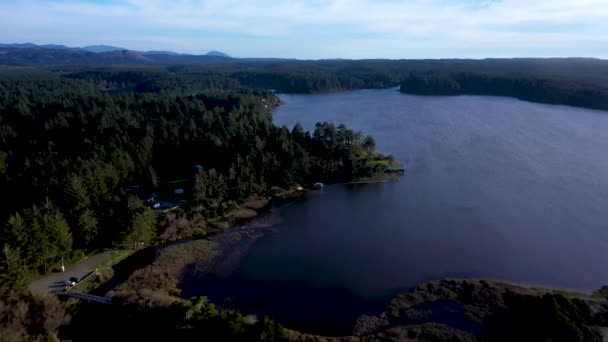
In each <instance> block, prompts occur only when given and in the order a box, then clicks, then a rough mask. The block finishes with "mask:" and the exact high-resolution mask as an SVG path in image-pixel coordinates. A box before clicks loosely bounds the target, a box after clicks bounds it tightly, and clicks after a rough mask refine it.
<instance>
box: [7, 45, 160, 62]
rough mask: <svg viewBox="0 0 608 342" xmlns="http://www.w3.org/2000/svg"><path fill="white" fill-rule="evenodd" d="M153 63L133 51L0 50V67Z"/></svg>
mask: <svg viewBox="0 0 608 342" xmlns="http://www.w3.org/2000/svg"><path fill="white" fill-rule="evenodd" d="M151 63H154V61H153V60H152V59H150V58H148V57H147V56H144V55H142V54H139V53H137V52H134V51H126V50H122V51H109V52H99V53H95V52H89V51H84V50H81V49H45V48H26V49H24V48H1V47H0V65H117V64H124V65H137V64H151Z"/></svg>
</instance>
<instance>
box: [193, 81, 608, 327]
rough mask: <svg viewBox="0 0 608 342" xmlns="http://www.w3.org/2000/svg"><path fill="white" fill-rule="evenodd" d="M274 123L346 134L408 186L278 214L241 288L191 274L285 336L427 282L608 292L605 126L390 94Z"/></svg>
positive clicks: (297, 108) (561, 115)
mask: <svg viewBox="0 0 608 342" xmlns="http://www.w3.org/2000/svg"><path fill="white" fill-rule="evenodd" d="M282 100H283V101H284V102H285V104H284V105H282V106H280V107H278V108H277V109H276V110H275V111H274V112H273V118H274V121H275V123H276V124H277V125H287V126H288V127H290V128H291V127H293V125H295V124H296V123H297V122H300V123H301V124H302V125H303V126H304V128H305V129H309V130H311V129H313V128H314V124H315V123H316V122H318V121H332V122H334V123H336V124H339V123H345V124H346V125H348V126H349V127H351V128H353V129H355V130H361V131H363V132H364V133H365V134H370V135H372V136H374V137H375V138H376V141H377V144H378V150H380V151H382V152H385V153H390V154H393V155H394V156H395V157H396V159H397V160H399V161H401V162H403V163H404V164H405V166H406V168H407V173H406V174H405V176H403V177H402V179H401V181H400V182H398V183H386V184H371V185H333V186H329V187H326V188H325V189H323V191H321V192H320V193H318V194H315V195H314V198H310V199H302V200H298V201H295V202H293V203H290V204H289V205H286V206H283V207H281V208H280V209H279V210H278V211H277V212H276V213H275V214H274V215H278V216H279V217H280V219H281V222H280V223H278V224H276V225H275V226H274V227H273V229H272V230H268V231H267V232H266V233H265V234H264V237H262V238H260V239H259V240H257V241H256V242H255V243H253V244H252V245H251V246H250V247H249V248H248V251H247V252H246V253H244V254H243V257H242V258H241V260H239V262H238V266H237V267H236V269H235V271H234V272H232V273H231V274H230V275H224V276H207V277H203V278H201V277H194V276H191V277H188V276H187V277H186V279H185V280H184V285H183V291H184V295H186V296H189V295H208V296H210V297H211V298H212V299H217V300H221V301H222V302H223V303H224V304H225V303H228V304H229V305H233V306H234V307H238V308H240V309H242V310H243V311H244V312H252V313H254V312H255V313H266V314H268V315H270V316H272V317H273V318H275V319H277V320H278V321H279V322H281V323H282V324H284V325H286V326H287V327H288V328H294V329H301V330H302V331H311V332H317V333H325V334H343V333H344V332H345V331H346V333H348V329H351V328H352V326H354V322H355V320H356V318H357V317H358V316H359V315H361V314H376V313H378V312H380V311H382V309H383V308H384V307H383V306H384V305H385V303H386V300H387V299H388V298H390V297H391V296H393V295H395V294H396V293H398V292H399V291H404V290H407V289H408V288H411V287H413V286H415V285H417V284H419V283H420V282H423V281H426V280H431V279H441V278H446V277H457V278H463V277H465V278H495V279H500V280H505V281H510V282H519V283H526V284H537V285H544V286H550V287H560V288H568V289H576V290H595V289H597V288H599V287H600V286H602V285H605V284H608V269H607V268H606V267H605V262H606V260H608V152H607V151H608V113H607V112H602V111H593V110H586V109H578V108H572V107H565V106H551V105H544V104H535V103H528V102H524V101H519V100H515V99H511V98H500V97H485V96H456V97H421V96H411V95H406V94H400V93H398V92H397V91H395V90H363V91H355V92H346V93H337V94H328V95H284V96H282Z"/></svg>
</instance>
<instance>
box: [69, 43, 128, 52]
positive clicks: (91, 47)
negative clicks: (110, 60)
mask: <svg viewBox="0 0 608 342" xmlns="http://www.w3.org/2000/svg"><path fill="white" fill-rule="evenodd" d="M81 49H82V50H84V51H89V52H95V53H100V52H111V51H122V50H128V49H125V48H121V47H118V46H110V45H89V46H85V47H83V48H81Z"/></svg>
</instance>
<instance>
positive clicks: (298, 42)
mask: <svg viewBox="0 0 608 342" xmlns="http://www.w3.org/2000/svg"><path fill="white" fill-rule="evenodd" d="M0 42H6V43H11V42H20V43H23V42H33V43H39V44H44V43H57V44H65V45H69V46H84V45H91V44H107V45H117V46H121V47H126V48H130V49H135V50H172V51H177V52H184V53H196V54H201V53H205V52H207V51H209V50H220V51H224V52H227V53H229V54H231V55H233V56H237V57H288V58H304V59H317V58H451V57H457V58H484V57H552V56H555V57H573V56H577V57H579V56H582V57H598V58H608V0H292V1H278V0H222V1H219V0H0Z"/></svg>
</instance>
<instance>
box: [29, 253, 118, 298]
mask: <svg viewBox="0 0 608 342" xmlns="http://www.w3.org/2000/svg"><path fill="white" fill-rule="evenodd" d="M116 252H118V250H111V251H105V252H102V253H99V254H95V255H91V256H89V257H88V258H86V259H84V260H82V261H79V262H77V263H76V264H74V265H70V266H68V267H66V269H65V272H57V273H51V274H48V275H45V276H42V277H40V278H38V279H36V280H34V281H33V282H32V283H31V284H30V290H31V291H32V293H36V294H46V293H58V292H63V291H64V289H65V285H64V283H65V281H66V280H68V279H70V278H71V277H75V278H78V279H80V278H82V277H84V276H85V275H87V274H88V273H89V272H91V271H94V270H95V265H97V264H99V263H100V262H102V261H104V260H106V259H107V258H108V257H110V255H112V254H114V253H116Z"/></svg>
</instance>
